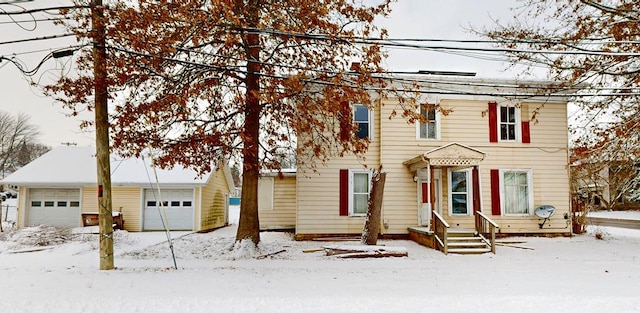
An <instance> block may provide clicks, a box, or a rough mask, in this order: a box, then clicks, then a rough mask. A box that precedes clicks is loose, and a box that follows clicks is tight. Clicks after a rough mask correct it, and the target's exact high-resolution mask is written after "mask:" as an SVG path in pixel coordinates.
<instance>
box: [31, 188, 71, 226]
mask: <svg viewBox="0 0 640 313" xmlns="http://www.w3.org/2000/svg"><path fill="white" fill-rule="evenodd" d="M33 225H47V226H57V227H79V226H81V217H80V189H45V188H38V189H29V199H28V200H27V226H33Z"/></svg>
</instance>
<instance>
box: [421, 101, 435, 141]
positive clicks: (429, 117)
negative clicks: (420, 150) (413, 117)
mask: <svg viewBox="0 0 640 313" xmlns="http://www.w3.org/2000/svg"><path fill="white" fill-rule="evenodd" d="M420 115H422V117H423V118H424V119H425V120H426V121H425V122H420V134H419V138H421V139H437V138H438V123H437V120H436V116H437V114H436V109H435V108H430V107H429V105H421V106H420Z"/></svg>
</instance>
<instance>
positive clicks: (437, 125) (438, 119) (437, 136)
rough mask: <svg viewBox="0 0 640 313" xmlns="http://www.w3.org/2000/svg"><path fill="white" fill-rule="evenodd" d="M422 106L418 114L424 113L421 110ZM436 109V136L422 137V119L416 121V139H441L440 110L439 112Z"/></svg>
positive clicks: (419, 107)
mask: <svg viewBox="0 0 640 313" xmlns="http://www.w3.org/2000/svg"><path fill="white" fill-rule="evenodd" d="M421 108H422V106H418V114H422V112H421ZM434 111H435V116H436V120H435V121H436V138H427V137H425V138H423V137H420V125H422V123H421V122H420V121H416V139H417V140H424V141H439V140H440V112H438V110H436V109H434Z"/></svg>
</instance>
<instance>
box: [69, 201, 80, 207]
mask: <svg viewBox="0 0 640 313" xmlns="http://www.w3.org/2000/svg"><path fill="white" fill-rule="evenodd" d="M69 206H70V207H72V208H77V207H79V206H80V201H70V202H69Z"/></svg>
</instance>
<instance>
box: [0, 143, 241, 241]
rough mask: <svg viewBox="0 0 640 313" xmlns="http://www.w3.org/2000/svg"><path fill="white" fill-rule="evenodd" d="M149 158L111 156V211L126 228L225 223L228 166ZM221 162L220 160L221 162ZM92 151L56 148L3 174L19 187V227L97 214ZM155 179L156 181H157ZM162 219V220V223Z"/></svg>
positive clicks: (67, 223) (73, 223)
mask: <svg viewBox="0 0 640 313" xmlns="http://www.w3.org/2000/svg"><path fill="white" fill-rule="evenodd" d="M152 163H153V162H152V160H151V159H150V158H148V157H147V158H144V157H143V158H123V157H120V156H118V155H116V154H112V155H111V186H112V203H113V211H114V215H120V216H121V217H122V218H123V219H124V221H125V223H124V225H123V227H124V229H126V230H128V231H153V230H163V229H165V224H166V227H168V228H169V229H170V230H191V231H203V230H209V229H214V228H218V227H222V226H225V225H227V223H228V211H229V210H228V203H229V201H228V200H229V194H230V192H231V191H232V190H233V189H234V186H233V180H232V178H231V173H230V171H229V168H228V166H227V164H222V165H221V166H219V167H218V168H216V169H214V170H213V171H211V172H210V173H206V174H203V175H198V173H196V172H195V171H193V170H190V169H186V168H183V167H181V166H175V167H174V168H172V169H159V168H155V169H154V168H153V166H152ZM220 163H224V162H220ZM96 173H97V170H96V158H95V149H94V148H92V147H73V146H71V147H69V146H60V147H58V148H55V149H53V150H51V151H49V152H48V153H46V154H44V155H43V156H41V157H40V158H38V159H36V160H34V161H33V162H31V163H29V164H27V165H26V166H24V167H23V168H21V169H19V170H18V171H16V172H14V173H13V174H11V175H10V176H8V177H6V178H5V179H4V180H3V181H2V182H3V183H5V184H12V185H16V186H18V187H19V194H20V197H19V199H18V227H24V226H32V225H49V226H58V227H79V226H82V225H83V224H86V223H83V218H82V216H83V215H84V216H89V215H91V214H92V213H97V212H98V186H97V174H96ZM156 177H157V179H156ZM165 222H166V223H165Z"/></svg>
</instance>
